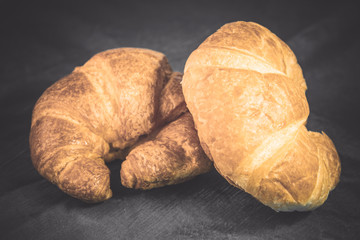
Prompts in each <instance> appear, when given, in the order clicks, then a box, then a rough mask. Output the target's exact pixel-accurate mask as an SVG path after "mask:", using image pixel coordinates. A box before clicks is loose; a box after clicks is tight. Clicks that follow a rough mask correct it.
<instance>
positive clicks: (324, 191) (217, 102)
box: [182, 21, 341, 211]
mask: <svg viewBox="0 0 360 240" xmlns="http://www.w3.org/2000/svg"><path fill="white" fill-rule="evenodd" d="M182 87H183V93H184V97H185V102H186V104H187V107H188V108H189V111H190V112H191V114H192V115H193V118H194V122H195V126H196V128H197V131H198V135H199V139H200V143H201V146H202V147H203V149H204V151H205V153H206V154H207V156H208V157H209V158H210V159H211V160H213V162H214V166H215V168H216V169H217V171H218V172H219V173H220V174H221V175H222V176H223V177H224V178H226V179H227V181H228V182H229V183H230V184H232V185H234V186H236V187H238V188H240V189H243V190H245V191H246V192H248V193H250V194H251V195H252V196H253V197H255V198H256V199H258V200H259V201H260V202H262V203H263V204H265V205H267V206H269V207H271V208H272V209H274V210H276V211H294V210H296V211H306V210H312V209H315V208H316V207H318V206H320V205H322V204H323V203H324V201H325V200H326V199H327V197H328V194H329V192H330V191H331V190H332V189H334V188H335V186H336V184H337V183H338V181H339V177H340V171H341V166H340V160H339V156H338V154H337V151H336V149H335V146H334V144H333V142H332V141H331V139H330V138H329V137H328V136H327V135H326V134H325V133H323V132H322V133H317V132H311V131H308V130H307V128H306V127H305V124H306V121H307V118H308V115H309V106H308V102H307V99H306V96H305V91H306V88H307V86H306V83H305V80H304V77H303V75H302V70H301V68H300V66H299V65H298V63H297V60H296V57H295V55H294V53H293V52H292V51H291V49H290V48H289V47H288V46H287V45H286V44H285V43H284V42H283V41H281V40H280V39H279V38H278V37H277V36H276V35H275V34H273V33H272V32H270V31H269V30H268V29H266V28H265V27H263V26H260V25H259V24H256V23H252V22H241V21H240V22H233V23H229V24H226V25H224V26H223V27H221V28H220V29H219V30H218V31H217V32H215V33H214V34H212V35H211V36H209V37H208V38H207V39H206V40H205V41H204V42H203V43H202V44H201V45H200V46H199V47H198V48H197V49H196V50H195V51H194V52H192V53H191V55H190V57H189V58H188V60H187V62H186V65H185V71H184V77H183V80H182Z"/></svg>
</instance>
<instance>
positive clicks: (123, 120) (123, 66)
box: [29, 48, 211, 202]
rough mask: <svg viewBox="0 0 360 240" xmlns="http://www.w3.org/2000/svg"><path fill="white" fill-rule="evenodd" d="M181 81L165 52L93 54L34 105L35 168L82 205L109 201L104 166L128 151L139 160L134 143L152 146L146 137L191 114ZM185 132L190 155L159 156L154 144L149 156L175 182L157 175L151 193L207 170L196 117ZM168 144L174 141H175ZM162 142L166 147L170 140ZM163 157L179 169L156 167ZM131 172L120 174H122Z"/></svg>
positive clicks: (168, 151) (169, 152)
mask: <svg viewBox="0 0 360 240" xmlns="http://www.w3.org/2000/svg"><path fill="white" fill-rule="evenodd" d="M181 78H182V75H181V74H180V73H176V72H172V69H171V67H170V65H169V64H168V61H167V59H166V57H165V56H164V55H163V54H162V53H159V52H155V51H152V50H148V49H137V48H119V49H112V50H108V51H104V52H101V53H98V54H96V55H95V56H93V57H92V58H91V59H90V60H89V61H87V62H86V63H85V64H84V65H83V66H81V67H76V68H75V69H74V71H73V72H72V73H71V74H69V75H68V76H66V77H64V78H62V79H61V80H59V81H57V82H56V83H55V84H53V85H52V86H50V87H49V88H48V89H47V90H46V91H45V92H44V93H43V94H42V96H41V97H40V98H39V100H38V101H37V103H36V104H35V107H34V110H33V115H32V122H31V130H30V137H29V141H30V153H31V158H32V162H33V165H34V167H35V168H36V169H37V171H38V172H39V173H40V174H41V175H42V176H44V177H45V178H46V179H48V180H49V181H51V182H52V183H54V184H56V185H57V186H58V187H59V188H60V189H61V190H63V191H64V192H65V193H67V194H69V195H71V196H73V197H75V198H78V199H81V200H83V201H85V202H100V201H104V200H106V199H109V198H110V197H111V196H112V191H111V189H110V171H109V169H108V168H107V166H106V164H105V162H109V161H112V160H114V159H124V158H125V157H126V155H127V154H128V152H129V149H132V150H131V151H138V152H140V153H141V150H137V147H140V145H139V146H137V144H136V143H137V142H140V141H142V142H144V143H148V144H151V143H152V142H153V141H154V139H153V138H150V137H146V136H151V133H152V132H159V131H160V129H162V127H163V126H164V125H165V124H167V123H168V122H171V121H173V120H176V119H177V118H178V117H179V116H180V115H181V114H183V113H184V112H186V111H187V109H186V106H185V103H184V97H183V95H182V91H181V85H180V81H181ZM175 124H176V123H175ZM182 125H183V127H184V128H186V129H187V130H186V131H185V132H182V134H184V135H183V136H182V138H190V139H195V140H194V141H192V142H191V144H186V146H184V149H185V148H186V149H187V150H188V152H187V154H185V155H184V154H183V152H176V151H177V149H178V148H179V146H177V145H176V146H174V147H175V150H174V151H173V149H172V147H173V146H168V148H167V149H161V148H160V146H159V144H155V145H154V146H152V147H150V148H148V151H149V153H148V154H147V155H146V158H147V159H146V161H148V162H149V163H152V165H156V164H160V165H161V164H162V166H163V168H164V169H166V168H167V166H168V165H169V166H170V167H171V170H172V171H173V172H174V174H175V173H176V174H177V175H176V179H170V178H171V177H172V176H168V174H167V173H166V172H165V173H162V171H163V170H164V169H155V171H153V172H152V173H151V174H152V177H153V178H154V177H155V178H156V179H155V180H154V181H159V182H161V183H162V184H156V183H153V184H151V185H149V186H148V187H147V188H151V187H156V186H163V185H166V184H174V183H178V182H182V181H184V180H186V179H189V178H190V177H193V176H195V175H196V174H199V173H204V172H206V171H208V170H210V168H211V162H210V161H209V160H208V158H207V157H206V155H205V153H204V152H203V151H202V149H201V146H200V144H199V140H198V138H197V133H196V130H195V129H194V126H193V122H192V118H190V119H189V118H187V121H186V122H185V123H182ZM196 140H197V141H196ZM169 141H177V136H171V137H169ZM163 142H164V144H167V143H166V139H163ZM179 144H182V143H179ZM180 147H181V146H180ZM199 148H200V149H201V150H199ZM164 151H166V152H164ZM192 153H194V154H196V155H191V154H192ZM158 154H161V155H162V156H163V158H164V159H166V157H167V156H170V159H176V160H177V163H176V165H174V164H173V163H172V162H171V161H170V160H167V162H165V163H158V161H162V160H163V159H158V158H157V155H158ZM178 154H181V156H178ZM182 157H184V158H182ZM142 160H143V159H142ZM133 161H134V160H133ZM135 164H136V163H135ZM138 165H139V164H138ZM198 167H199V168H201V169H198ZM144 168H146V166H144ZM130 170H131V171H132V172H131V174H134V172H135V174H137V173H136V172H137V171H140V172H141V171H142V172H145V173H146V171H143V170H142V169H141V167H139V168H138V169H135V170H134V169H130ZM127 171H128V170H126V168H124V169H122V170H121V172H122V174H125V175H126V174H129V173H127ZM174 174H173V175H174ZM164 175H166V176H165V177H166V179H163V178H162V177H164ZM142 177H143V178H144V179H148V178H147V176H142ZM119 180H120V179H119ZM129 187H131V186H129Z"/></svg>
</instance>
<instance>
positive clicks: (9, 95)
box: [0, 1, 360, 239]
mask: <svg viewBox="0 0 360 240" xmlns="http://www.w3.org/2000/svg"><path fill="white" fill-rule="evenodd" d="M10 2H11V4H10ZM350 3H351V2H349V3H346V2H343V1H342V2H341V4H339V3H337V4H336V3H329V2H325V1H324V2H321V1H316V3H311V2H304V1H298V2H297V3H294V2H292V1H283V2H278V1H275V2H274V1H196V2H195V1H177V2H167V1H132V2H131V3H125V2H121V1H102V2H100V1H99V2H97V3H96V2H85V1H84V2H82V1H80V2H75V1H74V2H73V3H70V2H68V3H67V2H64V1H56V2H55V3H47V2H32V1H29V2H26V3H16V2H15V1H2V4H1V10H0V11H1V14H0V16H1V17H0V18H1V19H0V29H1V39H0V43H1V44H0V52H1V58H0V61H1V64H0V109H1V121H0V122H1V125H0V132H1V135H0V142H1V145H0V159H1V161H0V183H1V184H0V239H67V238H68V239H356V238H357V237H359V236H360V204H359V201H360V157H359V156H360V137H359V135H360V127H359V125H358V124H359V122H360V117H359V113H358V111H359V109H360V94H359V91H360V81H359V70H360V64H359V63H360V61H359V54H360V44H359V43H360V35H359V29H360V24H359V23H360V18H359V17H358V16H357V15H358V12H357V9H358V7H357V5H351V4H350ZM354 4H356V3H354ZM236 20H245V21H255V22H258V23H260V24H262V25H264V26H266V27H268V28H269V29H270V30H272V31H273V32H274V33H276V34H277V35H278V36H279V37H280V38H282V39H283V40H284V41H285V42H287V43H288V44H289V45H290V47H291V48H292V49H293V51H294V52H295V54H296V56H297V57H298V60H299V63H300V65H301V66H302V68H303V71H304V76H305V79H306V81H307V84H308V88H309V90H308V91H307V97H308V101H309V104H310V111H311V113H310V117H309V120H308V127H309V129H311V130H316V131H321V130H323V131H325V132H326V133H327V134H328V135H329V136H330V137H331V138H332V139H333V141H334V143H335V145H336V147H337V149H338V151H339V155H340V158H341V163H342V175H341V180H340V183H339V185H338V186H337V188H336V189H335V190H334V191H332V192H331V193H330V196H329V198H328V200H327V201H326V202H325V204H324V205H323V206H321V207H320V208H318V209H316V210H315V211H312V212H306V213H299V212H294V213H276V212H274V211H273V210H271V209H270V208H268V207H265V206H263V205H262V204H260V203H259V202H257V201H256V200H255V199H253V198H252V197H251V196H250V195H248V194H246V193H244V192H242V191H240V190H238V189H236V188H234V187H232V186H231V185H229V184H228V183H227V182H226V181H225V180H224V179H223V178H222V177H221V176H220V175H219V174H218V173H217V172H216V171H211V172H210V173H208V174H205V175H202V176H199V177H197V178H195V179H193V180H191V181H189V182H186V183H183V184H179V185H176V186H170V187H164V188H160V189H154V190H150V191H136V190H129V189H125V188H123V187H121V185H120V180H119V178H120V176H119V170H120V162H114V163H112V164H110V169H111V172H112V176H111V180H112V184H111V185H112V189H113V191H114V197H113V198H112V199H110V200H108V201H106V202H104V203H101V204H95V205H89V204H86V203H82V202H80V201H78V200H76V199H73V198H71V197H69V196H67V195H65V194H64V193H63V192H61V191H60V190H59V189H58V188H57V187H56V186H54V185H52V184H51V183H49V182H47V181H46V180H45V179H43V178H42V177H41V176H40V175H39V174H38V173H37V172H36V171H35V169H34V168H33V166H32V164H31V159H30V154H29V146H28V135H29V127H30V119H31V111H32V108H33V106H34V104H35V101H36V100H37V98H38V97H39V96H40V95H41V93H42V92H43V91H44V90H45V89H46V88H47V87H49V86H50V85H51V84H52V83H53V82H55V81H56V80H58V79H59V78H61V77H63V76H64V75H66V74H68V73H70V72H71V71H72V70H73V68H74V67H75V66H78V65H82V64H83V63H84V62H85V61H86V60H88V59H89V58H90V57H91V56H92V55H94V54H95V53H97V52H99V51H102V50H106V49H109V48H116V47H144V48H150V49H153V50H157V51H160V52H163V53H165V54H166V55H167V56H168V58H169V61H170V64H171V65H172V66H173V68H174V70H176V71H182V70H183V67H184V64H185V61H186V59H187V56H188V55H189V54H190V53H191V51H193V50H194V49H195V48H196V47H197V46H198V45H199V44H200V43H201V42H202V41H203V40H204V39H205V38H206V37H207V36H208V35H210V34H211V33H213V32H214V31H216V30H217V29H218V28H219V27H220V26H222V25H223V24H225V23H227V22H231V21H236Z"/></svg>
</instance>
